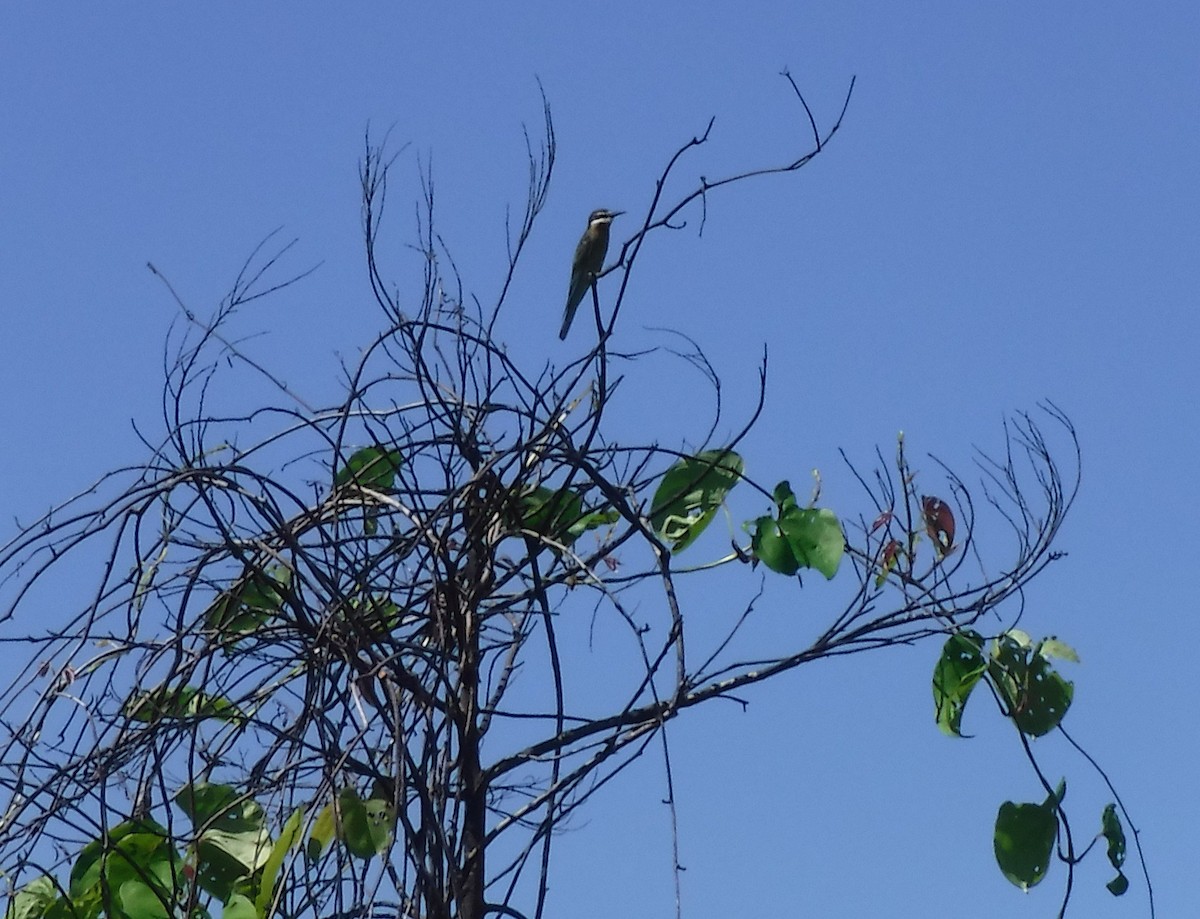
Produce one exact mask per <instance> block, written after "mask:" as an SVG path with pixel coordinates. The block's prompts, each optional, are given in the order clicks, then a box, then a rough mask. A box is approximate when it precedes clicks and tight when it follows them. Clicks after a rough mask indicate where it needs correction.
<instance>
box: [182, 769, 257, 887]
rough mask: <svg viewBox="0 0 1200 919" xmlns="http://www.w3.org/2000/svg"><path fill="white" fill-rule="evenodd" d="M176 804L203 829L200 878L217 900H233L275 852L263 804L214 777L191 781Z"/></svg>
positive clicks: (198, 864) (198, 866)
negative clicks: (271, 852) (238, 891)
mask: <svg viewBox="0 0 1200 919" xmlns="http://www.w3.org/2000/svg"><path fill="white" fill-rule="evenodd" d="M175 803H176V805H177V806H178V807H179V808H180V809H181V810H182V811H183V812H184V813H185V814H187V815H188V817H189V818H190V819H191V821H192V824H193V825H194V826H195V827H196V829H197V831H198V833H199V835H198V838H197V840H196V883H197V884H198V885H199V886H200V887H201V889H203V890H205V891H207V892H208V893H210V894H212V895H213V896H214V897H216V898H217V899H219V900H222V901H224V900H227V899H228V898H229V896H230V895H231V894H232V893H233V892H234V890H235V888H236V887H237V886H238V885H239V884H240V883H244V882H245V881H246V879H248V878H249V877H250V876H251V875H253V874H254V872H255V871H257V870H258V869H259V868H260V867H262V865H263V864H264V862H265V861H266V859H267V856H268V854H269V851H270V838H269V835H268V832H267V829H266V814H265V812H264V811H263V808H262V805H261V804H259V803H258V802H257V801H255V800H253V799H251V798H246V797H245V796H244V795H243V794H242V793H241V792H240V791H238V789H236V788H235V787H233V786H232V785H222V784H217V783H208V782H195V783H193V784H190V785H185V786H184V787H183V788H182V789H181V790H180V792H179V793H178V794H177V795H176V796H175Z"/></svg>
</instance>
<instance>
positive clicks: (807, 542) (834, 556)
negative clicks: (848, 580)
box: [779, 507, 846, 580]
mask: <svg viewBox="0 0 1200 919" xmlns="http://www.w3.org/2000/svg"><path fill="white" fill-rule="evenodd" d="M779 529H780V531H781V532H782V533H783V535H784V536H785V537H786V538H787V541H788V545H789V547H790V548H791V550H792V555H793V556H794V557H795V559H796V562H797V563H798V564H799V565H800V567H801V568H813V569H816V570H817V571H819V572H821V574H823V575H825V577H826V578H827V579H830V580H832V579H833V576H834V575H835V574H837V570H838V566H839V565H840V564H841V561H842V553H843V552H844V551H845V549H846V537H845V535H843V533H842V525H841V524H840V523H839V522H838V519H837V516H836V515H835V514H834V513H833V511H831V510H828V509H826V508H817V507H806V508H800V507H790V508H788V509H787V510H786V511H784V512H783V513H781V514H780V517H779Z"/></svg>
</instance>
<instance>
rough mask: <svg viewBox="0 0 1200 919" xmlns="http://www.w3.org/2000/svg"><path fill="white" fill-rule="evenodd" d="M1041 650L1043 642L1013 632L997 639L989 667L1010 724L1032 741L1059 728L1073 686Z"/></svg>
mask: <svg viewBox="0 0 1200 919" xmlns="http://www.w3.org/2000/svg"><path fill="white" fill-rule="evenodd" d="M1044 647H1045V642H1043V643H1041V644H1040V645H1034V643H1033V642H1032V640H1031V639H1030V638H1029V636H1028V635H1026V634H1025V633H1024V632H1020V631H1019V630H1016V629H1012V630H1010V631H1008V632H1006V633H1005V634H1003V635H1001V636H1000V637H999V638H997V639H996V641H995V643H994V644H993V647H992V661H991V664H990V665H989V673H990V674H991V676H992V680H993V682H994V683H995V684H996V687H997V689H998V690H999V691H1000V694H1001V696H1002V697H1003V699H1004V701H1005V703H1006V705H1007V707H1008V710H1009V714H1010V716H1011V717H1012V719H1013V721H1014V722H1015V724H1016V725H1017V727H1018V728H1020V730H1021V731H1023V732H1024V733H1026V734H1029V735H1030V736H1033V737H1041V736H1043V735H1045V734H1047V733H1049V732H1050V731H1052V730H1054V728H1056V727H1058V725H1059V723H1060V722H1061V721H1062V719H1063V717H1064V716H1065V715H1066V713H1067V709H1068V708H1070V706H1071V700H1072V698H1073V696H1074V693H1075V687H1074V684H1072V683H1071V682H1069V681H1067V680H1065V679H1063V678H1062V677H1061V676H1059V675H1058V673H1057V672H1056V671H1055V670H1054V668H1053V667H1052V666H1051V665H1050V661H1049V660H1048V659H1047V657H1046V656H1044V655H1042V654H1041V653H1039V648H1044ZM1064 647H1066V646H1064Z"/></svg>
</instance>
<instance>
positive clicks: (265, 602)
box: [204, 565, 292, 634]
mask: <svg viewBox="0 0 1200 919" xmlns="http://www.w3.org/2000/svg"><path fill="white" fill-rule="evenodd" d="M291 579H292V572H291V569H288V568H284V567H283V566H282V565H272V566H271V567H270V568H267V569H266V570H262V571H258V570H252V569H250V568H249V567H248V568H247V570H246V573H245V574H244V575H243V576H242V577H241V578H240V579H239V580H238V581H237V583H236V584H235V585H234V587H233V589H232V590H229V591H226V592H225V593H223V594H221V595H220V596H219V597H217V599H216V600H215V601H213V604H212V605H211V606H210V607H209V608H208V609H207V610H206V611H205V613H204V621H205V623H206V625H207V626H208V628H210V629H213V630H214V631H217V632H221V633H224V634H229V633H234V634H238V633H241V632H253V631H255V630H257V629H258V628H259V627H260V626H261V625H262V624H263V623H264V622H266V621H268V620H269V619H271V618H272V617H273V616H276V615H278V613H279V611H280V610H281V609H282V608H283V598H284V595H285V593H286V592H287V588H288V584H290V583H291Z"/></svg>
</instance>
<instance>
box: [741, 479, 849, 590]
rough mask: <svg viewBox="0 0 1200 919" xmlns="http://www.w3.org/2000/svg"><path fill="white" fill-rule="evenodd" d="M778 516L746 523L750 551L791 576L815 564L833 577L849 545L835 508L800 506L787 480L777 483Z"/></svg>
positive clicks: (815, 567) (826, 575) (823, 572)
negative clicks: (835, 513) (748, 532)
mask: <svg viewBox="0 0 1200 919" xmlns="http://www.w3.org/2000/svg"><path fill="white" fill-rule="evenodd" d="M773 497H774V498H775V506H776V510H777V512H778V514H779V516H778V518H774V517H770V516H764V517H759V518H758V519H757V520H755V521H754V522H753V523H751V524H748V525H747V529H748V530H749V531H750V551H751V553H753V555H754V557H755V558H757V559H758V560H759V561H761V562H762V563H763V564H764V565H766V566H767V567H768V568H770V569H771V570H772V571H774V572H777V573H779V574H783V575H787V576H789V577H790V576H791V575H793V574H795V573H796V572H797V571H798V570H800V569H801V568H814V569H816V570H817V571H819V572H821V574H823V575H825V577H826V578H829V579H832V578H833V576H834V575H835V574H837V570H838V565H839V564H841V561H842V554H843V552H844V551H845V548H846V539H845V536H844V535H843V534H842V525H841V524H840V523H839V522H838V519H837V517H836V516H835V515H834V513H833V511H830V510H826V509H824V508H815V507H799V506H798V505H797V504H796V496H795V494H793V492H792V487H791V485H790V484H788V483H787V482H786V481H784V482H780V483H779V484H778V485H776V486H775V491H774V495H773Z"/></svg>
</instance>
